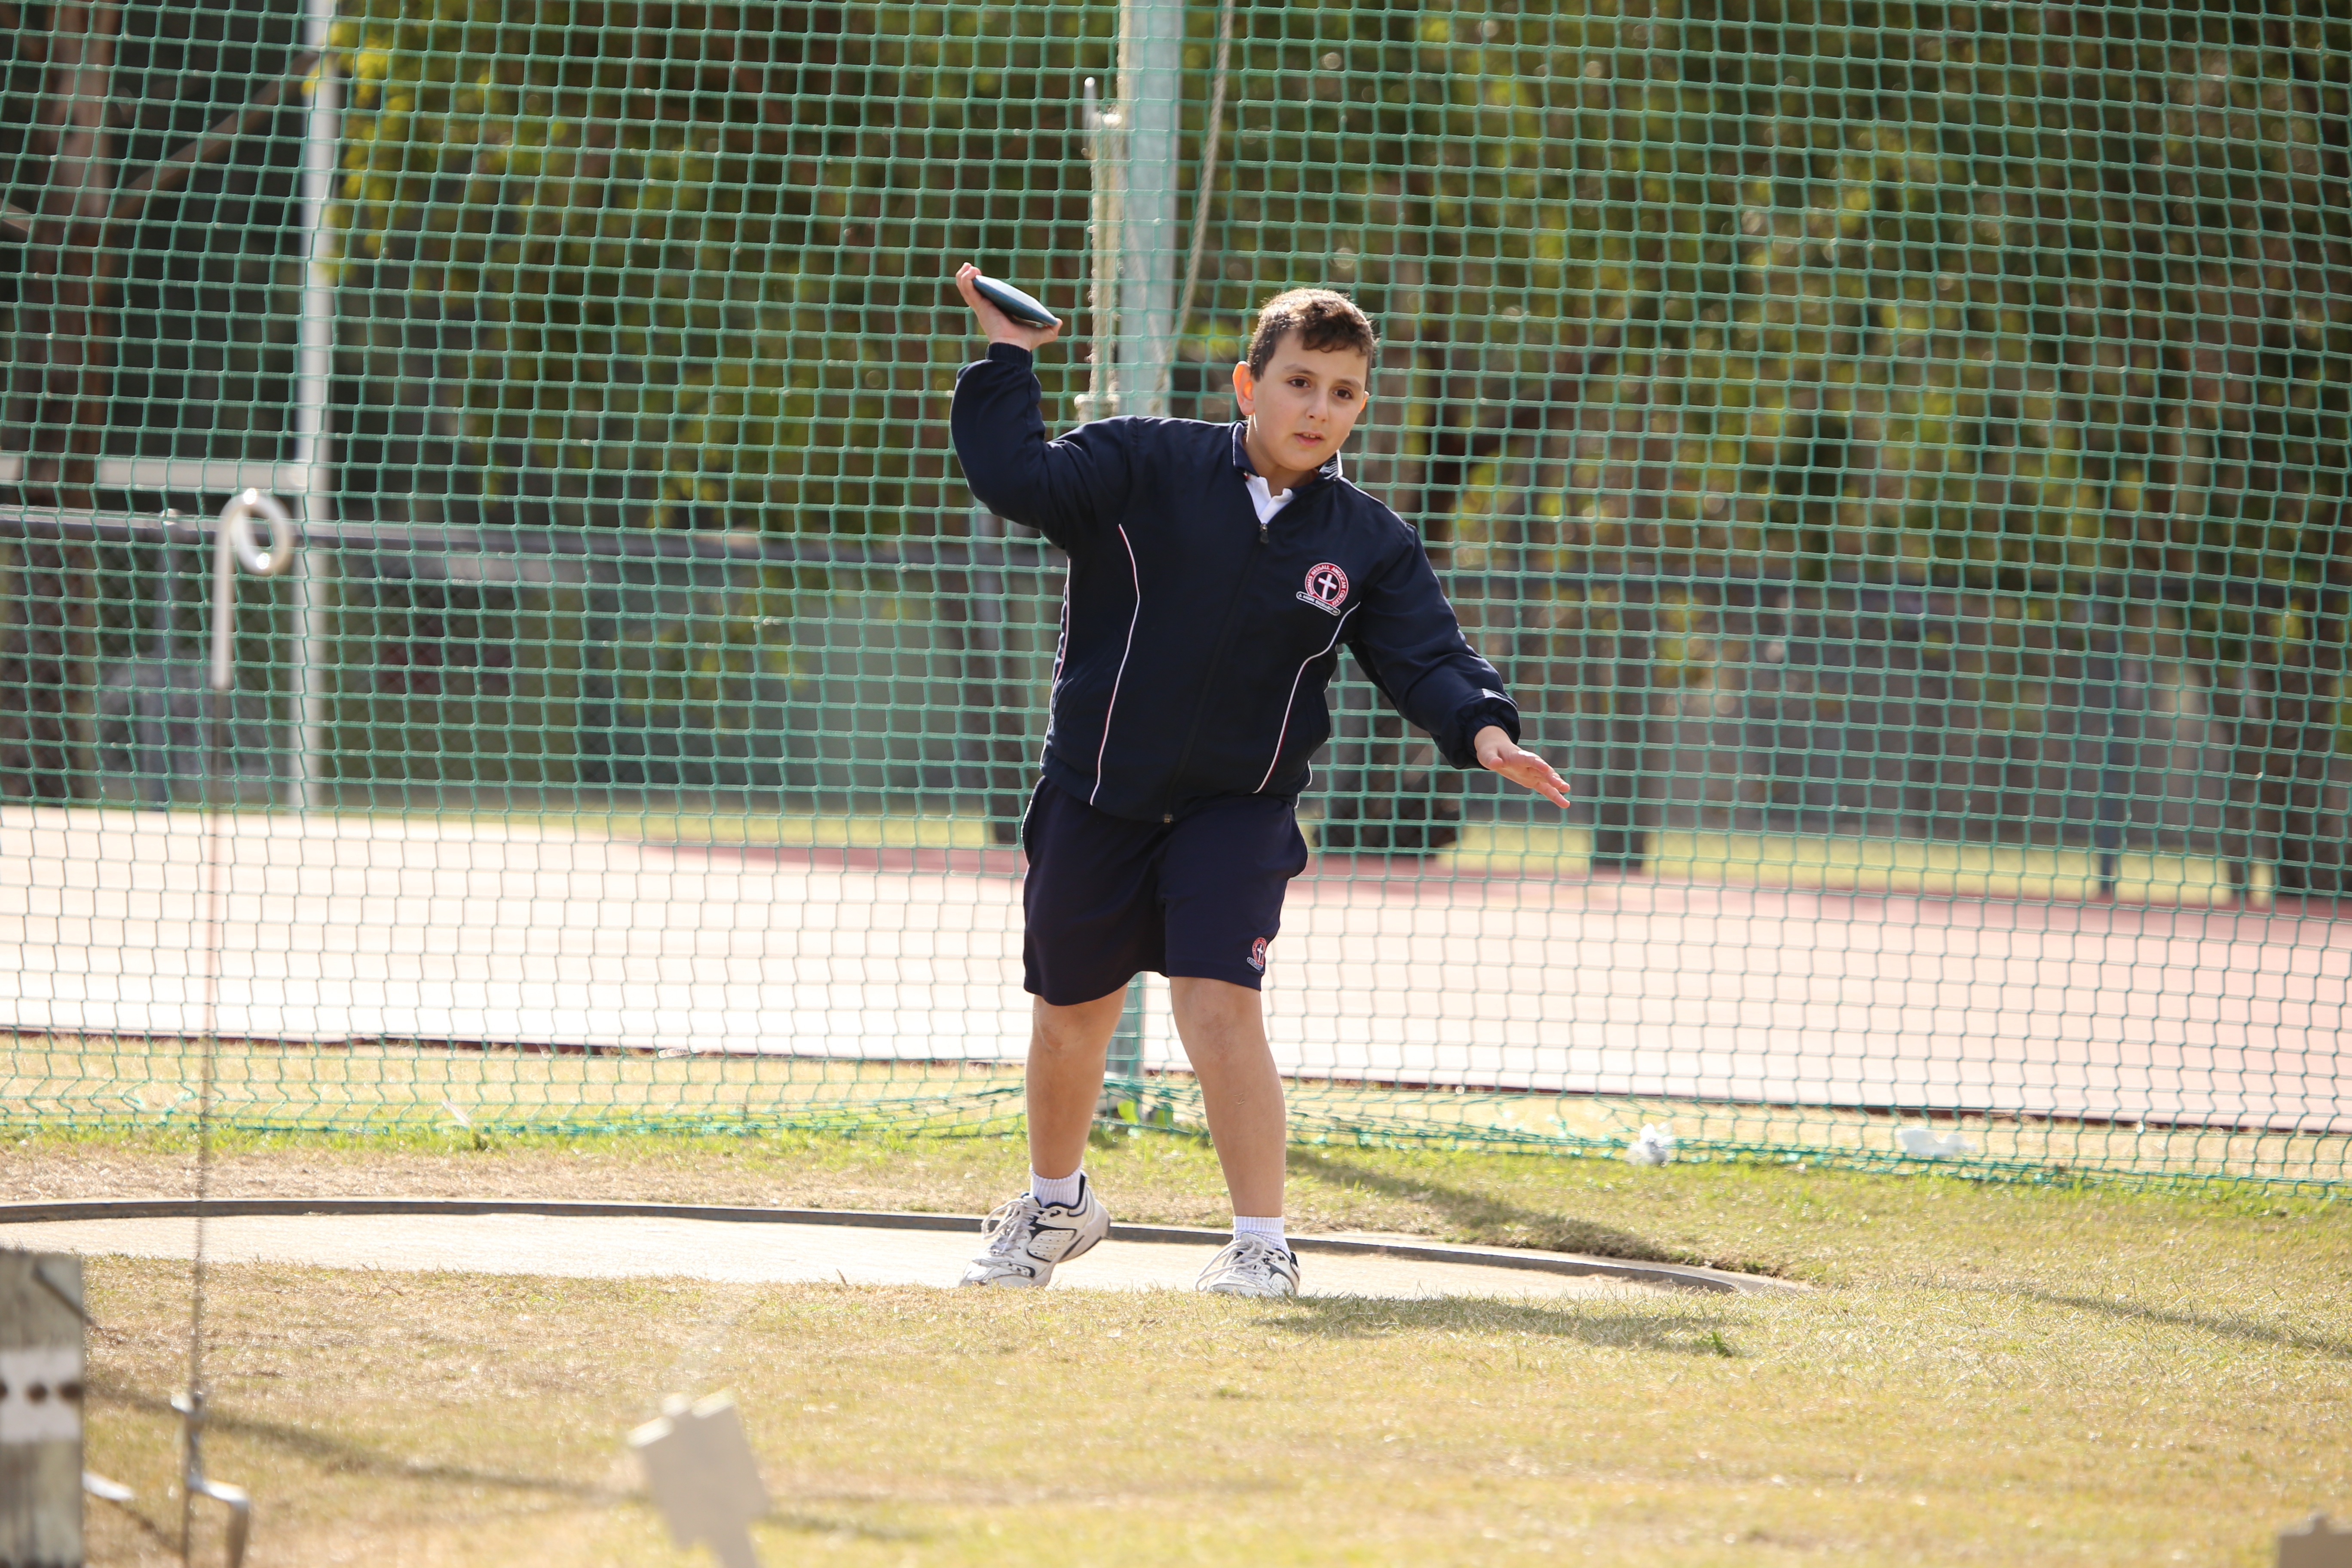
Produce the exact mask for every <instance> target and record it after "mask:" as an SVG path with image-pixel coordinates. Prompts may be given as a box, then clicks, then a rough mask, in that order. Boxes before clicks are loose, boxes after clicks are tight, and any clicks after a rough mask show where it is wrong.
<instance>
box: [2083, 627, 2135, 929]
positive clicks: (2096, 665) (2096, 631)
mask: <svg viewBox="0 0 2352 1568" xmlns="http://www.w3.org/2000/svg"><path fill="white" fill-rule="evenodd" d="M2092 616H2093V621H2094V626H2093V630H2092V633H2091V636H2092V637H2093V639H2094V641H2093V646H2094V647H2097V649H2098V651H2097V652H2095V653H2094V654H2093V655H2092V656H2091V658H2090V659H2089V660H2088V663H2089V665H2090V668H2089V670H2088V672H2087V673H2088V674H2089V675H2090V678H2091V679H2090V682H2089V688H2090V689H2089V691H2088V692H2087V693H2086V695H2087V696H2088V698H2089V700H2088V701H2087V702H2085V703H2084V707H2086V708H2088V709H2089V710H2091V711H2093V712H2095V713H2096V714H2097V715H2098V716H2099V795H2098V805H2097V808H2096V816H2095V820H2094V821H2093V823H2092V825H2091V843H2092V847H2093V848H2094V849H2095V851H2096V852H2097V855H2098V868H2099V897H2101V898H2103V899H2112V898H2114V897H2115V896H2116V880H2117V879H2118V877H2119V875H2120V867H2121V863H2122V859H2123V847H2124V826H2125V820H2124V817H2125V802H2124V795H2125V794H2126V791H2127V790H2128V789H2129V788H2130V781H2129V774H2128V773H2127V771H2126V769H2127V765H2128V752H2129V749H2130V748H2129V742H2128V741H2127V740H2126V737H2125V736H2124V735H2123V733H2122V732H2121V731H2122V722H2121V714H2120V712H2119V710H2120V708H2121V706H2122V697H2123V690H2122V687H2123V644H2124V606H2123V603H2122V601H2121V600H2119V599H2117V598H2116V596H2115V595H2114V592H2113V590H2112V589H2111V588H2110V587H2108V586H2107V585H2105V584H2102V585H2101V588H2100V591H2099V595H2098V597H2097V598H2096V599H2095V600H2094V601H2093V604H2092ZM2101 643H2104V644H2105V647H2099V645H2100V644H2101Z"/></svg>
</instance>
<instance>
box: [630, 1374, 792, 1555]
mask: <svg viewBox="0 0 2352 1568" xmlns="http://www.w3.org/2000/svg"><path fill="white" fill-rule="evenodd" d="M664 1411H665V1413H664V1414H663V1415H660V1416H659V1417H657V1418H656V1419H655V1420H652V1421H648V1422H646V1424H645V1425H644V1426H640V1427H638V1428H637V1429H636V1430H635V1431H634V1432H632V1433H630V1434H629V1447H632V1448H634V1449H635V1450H636V1455H637V1462H638V1463H639V1464H640V1465H642V1466H644V1467H645V1472H646V1491H648V1492H650V1493H651V1494H652V1495H653V1500H654V1503H655V1505H656V1507H658V1508H659V1509H660V1510H662V1514H663V1517H665V1518H666V1519H667V1520H668V1521H669V1532H670V1536H671V1538H672V1539H673V1540H675V1541H676V1542H677V1543H678V1544H679V1545H680V1546H692V1545H694V1544H695V1543H696V1542H702V1543H703V1544H705V1545H708V1546H709V1548H710V1552H711V1555H712V1556H714V1557H716V1558H718V1559H719V1562H720V1563H723V1564H725V1568H760V1558H759V1554H758V1553H757V1552H754V1551H753V1550H752V1548H751V1521H753V1520H755V1519H758V1518H759V1517H760V1516H761V1515H762V1514H764V1513H766V1512H767V1511H768V1489H767V1488H765V1487H763V1486H761V1484H760V1468H759V1466H758V1464H757V1463H756V1462H755V1461H754V1460H753V1459H752V1458H751V1442H750V1440H749V1439H748V1438H746V1437H745V1436H743V1416H742V1413H741V1412H740V1411H739V1410H737V1409H736V1407H735V1396H734V1395H733V1394H729V1393H726V1392H723V1391H722V1392H720V1393H718V1394H712V1395H711V1396H710V1397H709V1398H708V1399H703V1400H698V1401H697V1402H696V1403H694V1404H692V1405H688V1403H687V1402H686V1401H685V1399H684V1398H682V1397H673V1398H671V1399H670V1400H669V1401H668V1403H667V1405H665V1406H664Z"/></svg>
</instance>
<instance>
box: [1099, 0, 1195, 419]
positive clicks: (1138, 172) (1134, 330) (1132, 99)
mask: <svg viewBox="0 0 2352 1568" xmlns="http://www.w3.org/2000/svg"><path fill="white" fill-rule="evenodd" d="M1183 65H1184V6H1183V0H1124V3H1123V4H1122V5H1120V6H1119V26H1118V100H1119V123H1120V126H1121V128H1122V132H1123V139H1124V142H1125V148H1124V153H1125V157H1124V160H1123V162H1124V163H1125V169H1124V172H1123V174H1122V176H1121V179H1120V184H1121V186H1122V187H1123V188H1122V191H1121V201H1122V205H1123V206H1124V209H1125V211H1124V215H1123V216H1124V221H1123V222H1122V223H1121V224H1120V226H1119V251H1120V256H1119V268H1118V270H1119V311H1118V355H1117V359H1116V362H1115V364H1114V376H1115V383H1116V385H1117V388H1118V411H1119V412H1120V413H1121V414H1152V415H1165V414H1166V413H1167V412H1168V391H1169V381H1170V375H1169V370H1170V363H1171V356H1172V355H1173V354H1174V353H1175V333H1176V275H1177V271H1178V268H1179V264H1180V260H1181V256H1182V251H1183V247H1182V244H1181V239H1180V236H1179V231H1178V226H1177V222H1176V167H1177V165H1176V161H1177V155H1178V152H1179V147H1178V139H1177V132H1178V129H1179V127H1178V119H1177V116H1178V111H1179V110H1180V109H1181V106H1182V102H1183V96H1182V95H1183V74H1182V73H1183Z"/></svg>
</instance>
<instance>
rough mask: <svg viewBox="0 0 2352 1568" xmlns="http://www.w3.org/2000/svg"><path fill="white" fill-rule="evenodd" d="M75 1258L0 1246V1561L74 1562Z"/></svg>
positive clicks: (43, 1566) (77, 1565)
mask: <svg viewBox="0 0 2352 1568" xmlns="http://www.w3.org/2000/svg"><path fill="white" fill-rule="evenodd" d="M88 1325H89V1315H88V1314H87V1313H86V1312H85V1311H84V1310H82V1298H81V1259H80V1258H76V1257H74V1256H72V1255H71V1254H70V1253H62V1252H16V1251H0V1563H22V1564H24V1565H25V1568H82V1541H81V1412H82V1387H83V1381H84V1372H85V1368H86V1366H87V1364H88V1363H87V1362H86V1360H85V1350H84V1339H83V1331H84V1330H85V1329H86V1328H87V1326H88Z"/></svg>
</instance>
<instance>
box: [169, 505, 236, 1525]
mask: <svg viewBox="0 0 2352 1568" xmlns="http://www.w3.org/2000/svg"><path fill="white" fill-rule="evenodd" d="M223 526H226V523H224V524H223ZM214 613H215V614H218V613H219V611H218V609H217V607H215V612H214ZM227 701H228V694H227V693H226V692H224V691H222V690H221V689H218V688H217V687H213V686H209V685H208V686H207V689H206V690H205V743H204V747H203V751H204V759H205V778H204V794H205V959H204V989H203V997H204V1003H203V1006H204V1012H203V1019H204V1029H203V1037H204V1066H203V1069H202V1072H201V1074H200V1076H199V1077H198V1079H197V1084H198V1089H197V1093H196V1237H195V1248H194V1258H193V1261H192V1263H191V1266H190V1271H189V1282H188V1408H187V1410H186V1412H185V1413H184V1419H185V1420H186V1422H187V1437H186V1446H187V1451H186V1453H185V1454H184V1456H183V1458H184V1461H185V1465H186V1470H187V1473H186V1475H184V1476H183V1477H182V1485H181V1488H180V1561H181V1562H183V1563H186V1562H188V1561H189V1560H190V1558H189V1553H190V1552H191V1549H192V1545H193V1542H194V1528H195V1503H196V1497H195V1489H194V1487H193V1486H192V1485H189V1484H188V1483H189V1482H190V1481H192V1480H193V1479H194V1476H195V1474H196V1472H197V1470H198V1468H200V1461H199V1460H198V1458H197V1454H198V1448H197V1444H198V1443H200V1442H201V1441H202V1437H203V1430H204V1419H205V1239H206V1237H205V1215H206V1214H207V1213H208V1212H209V1210H210V1208H211V1204H212V1192H213V1095H214V1084H215V1073H216V1070H217V1067H218V1060H219V1057H220V951H221V935H222V931H223V928H224V927H225V926H226V924H227V909H226V903H227V889H226V887H225V886H224V885H223V883H224V880H225V872H224V868H223V866H222V864H221V831H220V785H219V777H220V752H221V729H222V722H223V718H222V710H223V709H224V707H225V706H226V703H227Z"/></svg>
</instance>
